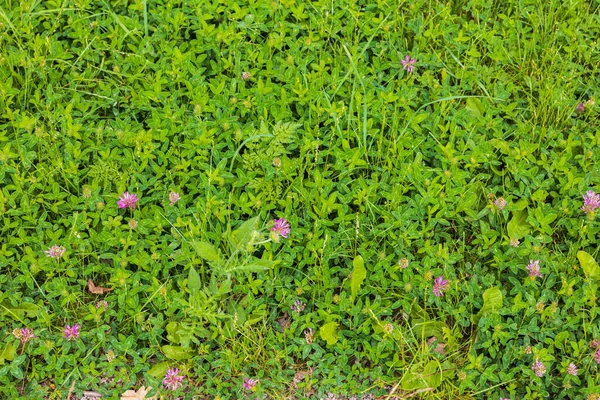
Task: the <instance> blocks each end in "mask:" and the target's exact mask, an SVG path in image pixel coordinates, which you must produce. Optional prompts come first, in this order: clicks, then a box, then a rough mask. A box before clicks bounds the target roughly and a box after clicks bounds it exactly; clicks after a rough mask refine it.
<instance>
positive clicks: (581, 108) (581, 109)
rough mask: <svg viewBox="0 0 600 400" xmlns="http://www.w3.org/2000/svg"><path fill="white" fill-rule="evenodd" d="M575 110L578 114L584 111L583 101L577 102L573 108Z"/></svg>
mask: <svg viewBox="0 0 600 400" xmlns="http://www.w3.org/2000/svg"><path fill="white" fill-rule="evenodd" d="M575 111H577V113H578V114H581V113H582V112H584V111H585V103H579V104H577V108H575Z"/></svg>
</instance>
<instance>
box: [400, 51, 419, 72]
mask: <svg viewBox="0 0 600 400" xmlns="http://www.w3.org/2000/svg"><path fill="white" fill-rule="evenodd" d="M416 61H417V60H415V59H414V58H410V55H408V54H407V55H406V57H404V60H401V61H400V64H402V65H403V66H404V70H405V71H408V73H409V74H410V73H411V72H413V69H414V68H415V62H416Z"/></svg>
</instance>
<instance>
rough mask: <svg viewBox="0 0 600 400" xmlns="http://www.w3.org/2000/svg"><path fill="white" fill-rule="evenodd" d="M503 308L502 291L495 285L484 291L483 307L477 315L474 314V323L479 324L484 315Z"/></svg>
mask: <svg viewBox="0 0 600 400" xmlns="http://www.w3.org/2000/svg"><path fill="white" fill-rule="evenodd" d="M501 308H502V292H501V291H500V288H499V287H497V286H495V287H493V288H489V289H487V290H486V291H485V292H483V307H481V310H479V312H478V313H477V314H476V315H473V323H474V324H478V323H479V320H480V319H481V317H482V316H484V315H485V314H487V313H494V312H498V310H500V309H501Z"/></svg>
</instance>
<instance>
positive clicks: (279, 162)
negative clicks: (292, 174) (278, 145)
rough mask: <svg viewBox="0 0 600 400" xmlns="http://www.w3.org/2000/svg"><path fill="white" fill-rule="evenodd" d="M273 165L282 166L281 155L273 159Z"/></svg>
mask: <svg viewBox="0 0 600 400" xmlns="http://www.w3.org/2000/svg"><path fill="white" fill-rule="evenodd" d="M273 166H274V167H275V168H281V158H279V157H275V158H274V159H273Z"/></svg>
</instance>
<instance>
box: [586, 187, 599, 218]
mask: <svg viewBox="0 0 600 400" xmlns="http://www.w3.org/2000/svg"><path fill="white" fill-rule="evenodd" d="M598 207H600V194H596V193H595V192H594V191H593V190H588V191H587V192H586V193H585V194H584V195H583V206H582V207H581V211H583V212H584V213H586V214H589V213H592V212H594V211H596V209H597V208H598Z"/></svg>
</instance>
